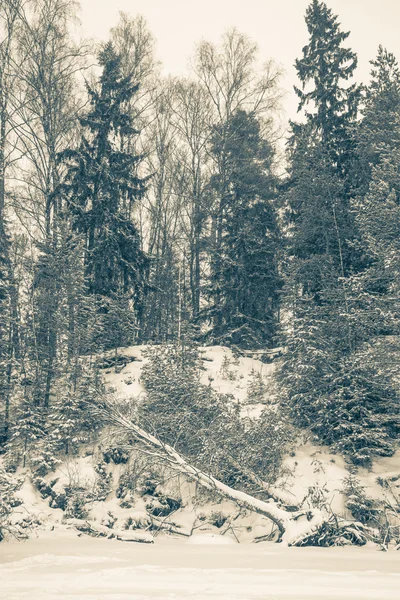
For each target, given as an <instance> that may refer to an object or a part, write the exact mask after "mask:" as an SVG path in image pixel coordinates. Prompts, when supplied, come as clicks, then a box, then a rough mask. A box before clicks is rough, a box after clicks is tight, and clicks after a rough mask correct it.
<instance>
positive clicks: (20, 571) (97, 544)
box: [0, 531, 400, 600]
mask: <svg viewBox="0 0 400 600" xmlns="http://www.w3.org/2000/svg"><path fill="white" fill-rule="evenodd" d="M193 539H198V540H199V539H202V541H203V543H202V544H199V543H197V544H190V543H189V542H188V541H178V540H171V539H169V540H166V539H163V540H159V543H157V544H156V545H151V546H148V545H139V544H121V543H119V542H117V541H115V540H103V539H92V538H87V537H85V538H81V539H79V540H78V539H77V537H76V536H74V535H73V534H72V532H70V533H65V532H64V533H62V532H61V531H59V532H58V533H56V534H53V535H51V534H49V533H48V534H46V535H44V536H42V537H41V538H39V539H36V540H29V542H26V543H17V542H14V543H10V544H0V581H1V593H2V594H3V595H4V598H7V600H44V599H46V600H144V599H146V598H157V599H158V600H167V599H172V598H174V599H175V600H183V599H185V600H186V599H187V598H191V600H217V599H218V600H257V599H259V600H261V599H262V600H268V599H270V600H287V599H290V598H291V599H293V600H326V599H328V598H329V600H397V599H398V593H399V586H400V574H399V573H400V557H399V554H398V553H390V554H387V553H382V552H377V551H376V550H375V549H373V548H369V547H368V548H332V549H320V548H287V547H283V546H281V545H276V544H271V543H268V544H256V545H254V544H241V545H238V544H233V543H232V544H224V545H223V546H221V545H220V544H215V543H212V539H210V537H209V536H207V535H205V536H204V537H203V538H193ZM2 597H3V596H2Z"/></svg>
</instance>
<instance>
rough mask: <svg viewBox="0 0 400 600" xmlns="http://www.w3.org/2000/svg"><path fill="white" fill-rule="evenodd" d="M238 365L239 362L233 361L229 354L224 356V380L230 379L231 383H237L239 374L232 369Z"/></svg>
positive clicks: (222, 375)
mask: <svg viewBox="0 0 400 600" xmlns="http://www.w3.org/2000/svg"><path fill="white" fill-rule="evenodd" d="M237 364H238V361H237V360H231V359H230V358H229V356H228V354H226V353H225V354H224V358H223V360H222V365H221V369H220V375H221V377H222V379H228V380H229V381H235V380H236V379H237V372H236V371H235V370H234V369H233V368H232V366H236V365H237Z"/></svg>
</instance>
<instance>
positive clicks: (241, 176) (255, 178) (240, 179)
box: [209, 110, 280, 346]
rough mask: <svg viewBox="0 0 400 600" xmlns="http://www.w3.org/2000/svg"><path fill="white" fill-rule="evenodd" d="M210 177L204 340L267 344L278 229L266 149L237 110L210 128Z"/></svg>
mask: <svg viewBox="0 0 400 600" xmlns="http://www.w3.org/2000/svg"><path fill="white" fill-rule="evenodd" d="M211 151H212V153H213V155H214V157H215V160H216V163H217V165H218V172H217V173H216V174H215V175H214V176H213V177H212V179H211V187H212V190H213V191H214V193H215V195H216V197H217V210H216V215H215V240H214V245H213V248H212V263H211V267H212V273H211V283H210V289H209V295H210V297H211V302H212V307H211V311H210V314H211V316H212V321H213V329H212V336H213V339H214V341H218V342H221V341H224V342H230V343H233V344H238V345H241V346H257V345H260V344H262V345H263V344H267V345H269V344H271V342H272V338H273V336H274V334H275V332H276V326H277V313H278V290H279V285H280V279H279V274H278V268H277V250H278V224H277V218H276V207H275V206H274V199H275V193H276V179H275V177H274V175H273V170H272V164H273V156H274V155H273V149H272V147H271V145H270V144H269V143H268V142H267V141H266V140H264V139H263V138H262V136H261V133H260V124H259V123H258V121H257V119H256V118H255V117H254V116H252V115H250V114H247V113H246V112H245V111H242V110H239V111H237V112H236V113H234V114H233V115H232V116H231V117H230V118H229V119H228V120H227V121H226V122H225V123H223V124H222V125H220V126H217V127H215V129H214V133H213V136H212V141H211Z"/></svg>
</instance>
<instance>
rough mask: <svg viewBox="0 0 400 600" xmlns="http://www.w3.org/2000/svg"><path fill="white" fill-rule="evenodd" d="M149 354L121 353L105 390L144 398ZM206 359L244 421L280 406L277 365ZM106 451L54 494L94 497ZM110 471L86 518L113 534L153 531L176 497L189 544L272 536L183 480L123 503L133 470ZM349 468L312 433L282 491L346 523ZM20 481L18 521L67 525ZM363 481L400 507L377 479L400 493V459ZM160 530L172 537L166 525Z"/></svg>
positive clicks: (63, 472) (61, 479)
mask: <svg viewBox="0 0 400 600" xmlns="http://www.w3.org/2000/svg"><path fill="white" fill-rule="evenodd" d="M145 349H146V348H145V347H144V346H135V347H130V348H122V349H121V350H120V353H119V354H120V357H121V356H122V357H125V360H123V359H120V360H119V361H118V362H119V364H118V365H117V366H116V367H115V366H107V367H105V368H104V370H103V372H104V379H105V381H106V385H107V387H108V388H109V389H112V390H113V391H114V393H115V394H116V395H117V396H118V397H120V398H128V397H132V396H134V397H138V396H140V395H142V394H144V393H145V391H144V389H143V386H142V385H141V382H140V375H141V370H142V367H143V364H145V361H146V356H145V354H146V353H145ZM201 356H202V359H203V366H204V370H203V372H202V381H203V382H204V383H205V384H209V383H210V384H211V385H212V386H213V387H214V388H215V389H216V390H218V391H219V392H222V393H224V394H230V395H231V396H232V397H233V398H234V400H235V401H236V402H238V403H240V406H241V414H242V416H243V418H246V417H247V418H257V417H258V416H259V415H260V413H261V411H262V410H263V409H264V408H265V406H266V405H268V404H274V403H275V402H276V401H277V398H278V391H277V389H276V386H275V383H274V377H273V375H274V370H275V368H276V364H275V363H267V364H266V363H263V362H261V361H260V360H257V359H256V358H248V357H243V356H242V357H239V358H238V357H235V356H234V355H233V354H232V352H231V350H229V349H228V348H224V347H219V346H216V347H206V348H202V349H201ZM255 379H257V380H258V382H260V381H262V389H263V390H264V391H263V394H262V395H261V396H258V397H257V401H256V402H254V401H253V400H252V397H251V395H250V397H249V389H250V388H251V384H252V382H254V380H255ZM266 443H268V440H266ZM101 450H102V449H101V447H100V448H99V447H98V446H94V447H89V446H86V447H85V448H84V449H83V450H82V452H81V454H80V456H76V457H69V458H68V459H67V460H64V462H63V463H62V464H60V465H59V467H58V469H57V471H56V472H55V473H50V474H48V475H47V476H46V477H45V480H46V481H47V482H49V483H50V482H51V481H52V480H55V479H57V482H56V484H55V485H53V491H54V492H55V493H61V492H62V490H63V489H65V488H66V487H68V486H71V485H73V486H75V487H77V488H79V487H82V489H84V490H89V492H90V490H94V489H95V488H96V485H97V482H98V480H99V474H98V472H96V469H95V465H96V464H97V463H98V462H99V460H101V459H102V452H101ZM139 468H145V467H143V465H142V466H141V465H139V463H138V466H137V469H139ZM105 469H106V471H107V476H108V477H109V478H110V480H109V481H110V490H109V493H108V494H106V496H105V499H104V500H102V501H93V502H91V503H89V504H88V505H87V506H86V509H87V510H86V513H87V514H86V516H85V518H86V519H87V520H90V521H91V522H92V523H97V524H98V525H99V526H107V527H109V526H110V524H111V525H112V528H113V530H114V531H124V530H126V527H128V524H129V523H130V525H129V528H130V529H132V528H135V527H139V528H140V529H142V530H143V531H144V530H146V529H147V528H148V527H149V526H150V525H151V524H152V523H151V519H149V514H148V511H149V510H150V509H151V510H154V507H155V505H156V504H157V502H159V498H160V497H161V498H165V497H171V498H177V499H178V500H179V504H180V506H179V507H178V508H176V509H175V510H174V512H173V514H172V516H171V517H169V519H168V520H169V522H173V524H174V527H173V530H174V531H175V533H176V532H179V533H180V534H181V536H182V537H183V538H184V537H186V536H188V535H190V534H191V533H193V534H195V535H197V534H203V535H205V534H208V535H216V536H221V534H222V535H223V536H224V537H226V538H227V539H231V540H232V541H235V542H236V541H238V540H240V541H246V540H248V541H251V540H254V539H256V538H258V537H263V536H266V535H268V533H269V532H271V530H272V529H273V527H272V525H271V522H270V521H268V520H267V519H266V518H265V517H262V516H260V515H255V514H252V513H248V514H247V513H246V512H243V511H242V512H241V513H240V514H239V509H238V507H237V506H236V505H235V504H234V503H233V502H230V501H227V500H221V499H219V498H218V497H216V496H213V495H212V494H206V493H204V492H202V491H200V490H199V489H197V488H196V486H195V485H194V484H193V483H189V482H188V481H187V480H186V479H185V478H184V477H183V476H179V477H178V476H176V477H172V478H171V477H168V481H167V483H163V484H160V485H159V487H158V497H151V496H150V495H146V494H144V495H142V496H139V497H137V496H135V498H134V499H132V498H130V497H126V498H125V500H124V499H121V497H117V490H118V486H119V481H120V477H121V475H123V474H124V472H125V470H126V465H124V464H114V463H113V462H112V461H110V462H109V464H108V465H106V467H105ZM349 469H350V466H349V465H348V464H347V463H346V462H345V461H344V459H343V457H341V456H338V455H333V454H332V453H330V452H329V449H327V448H324V447H319V446H316V445H313V444H312V443H311V441H310V440H308V441H307V436H306V434H305V435H304V440H303V441H301V440H300V441H299V444H298V446H297V448H295V449H294V451H293V452H292V453H291V455H290V456H287V457H286V459H285V461H284V471H283V475H282V476H281V478H280V479H279V481H278V482H277V487H281V488H282V489H283V490H285V492H286V496H287V497H289V498H291V499H292V500H293V502H292V503H293V504H296V505H299V504H301V503H302V502H303V501H304V505H305V506H307V504H309V503H310V502H311V498H313V497H314V498H315V497H316V496H318V498H319V499H320V501H322V502H324V503H325V504H326V505H327V506H330V507H331V508H332V509H333V510H334V512H336V513H338V514H342V515H343V516H345V517H346V516H349V515H348V514H347V513H346V508H345V501H346V498H345V495H344V493H343V481H344V479H345V478H346V477H347V476H348V475H349ZM353 471H354V468H353ZM18 474H19V475H21V476H23V477H25V482H24V485H23V487H22V489H21V490H20V492H19V495H20V497H21V499H22V500H23V504H22V505H21V506H20V507H18V508H16V511H15V515H14V518H15V520H18V519H21V518H23V516H24V515H26V514H29V515H31V517H32V518H33V519H37V520H38V521H41V522H42V526H43V527H44V528H47V529H48V528H52V527H54V526H61V523H62V521H63V517H64V513H63V511H62V510H61V509H60V508H50V507H49V500H48V499H43V498H42V497H41V495H40V494H39V492H38V491H37V489H36V488H35V487H34V486H33V485H32V483H31V480H30V476H29V473H28V472H27V471H25V472H23V471H22V470H20V471H19V473H18ZM356 475H357V477H358V478H359V480H360V482H361V484H362V485H363V486H364V487H365V490H366V493H367V494H368V495H370V496H372V497H374V498H379V499H382V498H384V497H385V496H386V497H387V499H388V501H389V502H390V501H393V498H392V496H391V490H390V488H388V487H383V486H382V485H380V484H379V483H378V481H379V480H378V478H381V479H380V481H381V483H382V479H385V478H388V477H393V481H392V482H391V486H392V490H393V489H394V490H395V491H396V492H397V493H398V492H399V491H400V488H399V486H400V479H397V480H395V477H396V476H398V475H400V452H398V453H397V454H396V455H395V456H393V457H391V458H385V459H383V458H382V459H379V460H376V461H375V463H374V465H373V467H372V469H371V470H370V471H368V470H366V469H358V471H357V473H356ZM161 479H162V478H161ZM305 498H306V500H304V499H305ZM161 508H162V507H161ZM161 520H162V519H161ZM155 522H156V523H159V521H157V520H154V521H153V525H154V523H155ZM69 526H70V525H68V521H66V522H65V521H64V524H63V525H62V527H69ZM161 529H163V530H165V528H164V527H161V525H160V530H161Z"/></svg>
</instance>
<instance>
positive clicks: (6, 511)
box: [0, 467, 22, 542]
mask: <svg viewBox="0 0 400 600" xmlns="http://www.w3.org/2000/svg"><path fill="white" fill-rule="evenodd" d="M21 485H22V480H20V479H15V478H13V477H12V476H11V475H10V474H9V473H6V472H5V471H4V469H3V468H2V467H0V542H1V541H2V540H3V539H4V537H5V536H6V534H7V532H9V531H10V529H11V526H10V522H9V516H10V514H11V512H12V510H13V508H15V507H16V506H19V505H20V504H21V503H22V502H21V500H19V499H18V498H16V497H15V492H16V491H17V490H18V489H19V488H20V487H21Z"/></svg>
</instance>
